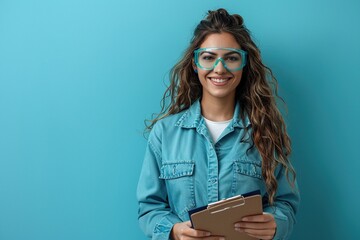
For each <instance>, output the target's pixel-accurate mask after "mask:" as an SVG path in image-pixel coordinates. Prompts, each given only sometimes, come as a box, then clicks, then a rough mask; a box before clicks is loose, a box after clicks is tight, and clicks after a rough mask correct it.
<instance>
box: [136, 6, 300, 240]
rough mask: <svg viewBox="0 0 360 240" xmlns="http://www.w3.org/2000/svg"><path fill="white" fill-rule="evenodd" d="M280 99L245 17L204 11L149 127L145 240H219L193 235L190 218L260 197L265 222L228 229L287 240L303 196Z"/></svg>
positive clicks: (142, 207)
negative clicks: (210, 207) (224, 203)
mask: <svg viewBox="0 0 360 240" xmlns="http://www.w3.org/2000/svg"><path fill="white" fill-rule="evenodd" d="M270 85H272V86H274V89H271V87H270ZM276 89H277V84H276V80H275V78H274V77H273V75H272V72H271V71H270V69H269V68H267V67H266V66H265V65H263V63H262V61H261V57H260V51H259V49H258V48H257V46H256V45H255V43H254V42H253V41H252V39H251V37H250V34H249V31H248V30H247V28H246V27H245V26H244V24H243V19H242V17H241V16H239V15H237V14H234V15H229V14H228V12H227V11H226V10H225V9H218V10H216V11H209V14H208V16H207V17H206V19H204V20H202V21H201V22H200V23H199V25H198V26H197V27H196V29H195V31H194V36H193V39H192V41H191V43H190V46H189V47H188V49H187V50H186V52H185V54H184V56H183V58H182V60H181V61H180V62H179V63H178V64H176V65H175V66H174V68H173V69H172V72H171V85H170V87H169V88H168V89H167V91H166V92H165V94H164V97H163V108H162V111H161V113H160V114H159V115H158V116H157V117H156V118H155V119H154V120H153V121H152V122H151V124H150V126H148V129H151V132H150V134H149V138H148V146H147V149H146V154H145V160H144V163H143V168H142V172H141V175H140V179H139V184H138V191H137V197H138V201H139V222H140V226H141V228H142V229H143V231H144V232H145V233H146V235H147V236H148V237H152V239H169V238H170V239H207V240H210V239H222V236H211V233H209V232H206V231H200V230H195V229H192V228H191V224H190V222H189V216H188V211H189V210H191V209H193V208H196V207H200V206H204V205H207V204H209V203H212V202H215V201H218V200H220V199H224V198H229V197H232V196H235V195H239V194H242V193H246V192H250V191H253V190H257V189H260V191H261V195H262V197H263V211H264V213H263V214H261V215H255V216H249V217H245V218H243V219H241V220H239V222H237V223H235V224H234V229H235V230H236V231H239V232H245V233H246V234H248V235H250V236H252V237H255V238H258V239H287V238H289V235H290V233H291V231H292V228H293V224H294V223H295V213H296V211H297V208H298V204H299V194H298V191H297V185H296V181H295V171H294V169H293V167H292V166H291V163H290V162H289V154H290V152H291V146H290V139H289V137H288V135H287V132H286V126H285V123H284V120H283V118H282V116H281V115H280V112H279V110H278V108H277V107H276V103H275V97H274V96H277V91H276ZM167 97H170V100H171V101H170V102H169V104H168V106H165V100H166V98H167Z"/></svg>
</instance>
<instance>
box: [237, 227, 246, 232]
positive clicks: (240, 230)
mask: <svg viewBox="0 0 360 240" xmlns="http://www.w3.org/2000/svg"><path fill="white" fill-rule="evenodd" d="M235 231H238V232H244V230H243V229H242V228H235Z"/></svg>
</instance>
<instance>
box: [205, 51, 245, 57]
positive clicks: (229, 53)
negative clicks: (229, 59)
mask: <svg viewBox="0 0 360 240" xmlns="http://www.w3.org/2000/svg"><path fill="white" fill-rule="evenodd" d="M204 53H209V54H211V55H215V56H216V55H217V54H216V53H214V52H210V51H203V52H201V54H200V55H202V54H204ZM234 53H236V54H239V53H238V52H235V51H231V52H228V53H225V54H224V56H228V55H231V54H234Z"/></svg>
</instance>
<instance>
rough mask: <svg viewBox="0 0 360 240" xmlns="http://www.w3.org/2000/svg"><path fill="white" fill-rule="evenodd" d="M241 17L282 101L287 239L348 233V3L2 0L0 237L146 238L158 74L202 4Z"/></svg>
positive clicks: (354, 22) (355, 165)
mask: <svg viewBox="0 0 360 240" xmlns="http://www.w3.org/2000/svg"><path fill="white" fill-rule="evenodd" d="M218 7H225V8H227V9H228V10H229V11H230V12H231V13H239V14H241V15H243V17H244V19H245V23H246V25H247V26H248V28H249V29H251V31H252V34H253V37H254V39H256V42H257V43H258V45H259V47H260V48H261V50H262V54H263V58H264V61H265V63H266V64H267V65H268V66H269V67H271V68H272V69H273V71H274V73H275V75H276V76H277V78H278V81H279V84H280V94H281V95H282V96H283V97H284V99H285V101H286V102H287V104H288V109H289V114H288V115H287V117H286V120H287V123H288V128H289V132H290V134H291V137H292V140H293V150H294V151H293V156H292V159H293V162H294V165H295V167H296V169H297V173H298V182H299V186H300V189H301V193H302V203H301V208H300V212H299V214H298V224H297V225H296V227H295V231H294V234H293V238H292V239H298V240H300V239H360V234H359V231H358V230H359V228H360V222H359V220H358V216H359V215H360V210H359V204H358V202H359V198H360V180H359V177H358V176H359V168H360V157H359V154H358V151H359V149H360V129H359V123H360V98H359V88H360V74H359V65H360V60H359V57H360V44H359V43H360V28H359V23H360V14H359V13H360V2H359V1H356V0H353V1H352V0H347V1H341V0H327V1H325V0H323V1H311V0H303V1H286V0H278V1H277V0H274V1H261V0H255V1H254V0H246V1H245V0H244V1H235V0H231V1H230V0H227V1H218V0H197V1H190V0H183V1H169V0H159V1H155V0H154V1H148V0H135V1H115V0H102V1H100V0H87V1H84V0H63V1H54V0H47V1H45V0H32V1H17V0H12V1H10V0H0V239H1V240H23V239H24V240H49V239H51V240H56V239H59V240H60V239H61V240H63V239H88V240H95V239H107V240H110V239H145V237H144V236H143V234H142V232H141V231H140V229H139V227H138V224H137V202H136V197H135V189H136V184H137V179H138V175H139V172H140V167H141V163H142V158H143V154H144V150H145V143H146V141H145V140H144V138H143V137H142V130H143V126H144V125H143V120H144V119H145V118H149V117H150V116H151V114H152V113H153V112H157V111H159V101H160V98H161V96H162V93H163V91H164V89H165V87H164V83H163V82H164V81H167V74H168V72H169V69H170V68H171V66H172V65H173V64H174V63H175V62H176V60H178V59H179V57H180V55H181V53H182V51H183V50H184V48H185V47H186V46H187V44H188V42H189V40H190V37H191V34H192V31H193V29H194V27H195V26H196V24H197V22H198V21H199V20H200V19H202V18H203V17H204V16H205V13H206V11H207V10H209V9H215V8H218Z"/></svg>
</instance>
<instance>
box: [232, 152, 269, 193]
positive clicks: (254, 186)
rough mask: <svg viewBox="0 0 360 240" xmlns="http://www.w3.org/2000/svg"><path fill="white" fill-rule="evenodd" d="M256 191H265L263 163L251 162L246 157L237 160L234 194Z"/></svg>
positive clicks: (234, 170)
mask: <svg viewBox="0 0 360 240" xmlns="http://www.w3.org/2000/svg"><path fill="white" fill-rule="evenodd" d="M254 190H260V191H261V192H263V191H264V181H263V178H262V168H261V162H255V161H251V160H249V159H248V158H246V157H245V158H241V159H237V160H235V161H234V163H233V186H232V194H233V195H237V194H244V193H246V192H250V191H254Z"/></svg>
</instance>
